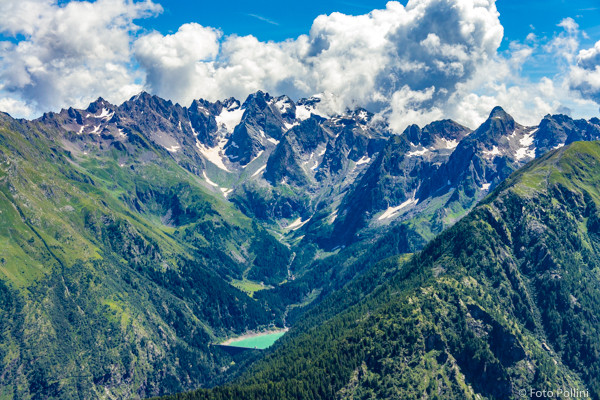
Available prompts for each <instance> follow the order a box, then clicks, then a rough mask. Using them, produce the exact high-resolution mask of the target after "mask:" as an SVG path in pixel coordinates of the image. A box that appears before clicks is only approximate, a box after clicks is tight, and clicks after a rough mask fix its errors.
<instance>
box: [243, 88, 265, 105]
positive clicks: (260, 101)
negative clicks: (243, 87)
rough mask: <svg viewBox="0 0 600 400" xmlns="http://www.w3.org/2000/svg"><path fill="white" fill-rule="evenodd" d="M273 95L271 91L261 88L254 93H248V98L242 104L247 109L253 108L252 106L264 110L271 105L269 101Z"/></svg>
mask: <svg viewBox="0 0 600 400" xmlns="http://www.w3.org/2000/svg"><path fill="white" fill-rule="evenodd" d="M271 100H272V97H271V95H270V94H269V93H265V92H263V91H262V90H259V91H258V92H256V93H252V94H250V95H248V97H247V98H246V101H244V104H243V105H242V107H243V108H246V109H251V108H254V107H255V108H258V109H259V110H264V109H265V108H267V107H268V106H269V103H270V102H271Z"/></svg>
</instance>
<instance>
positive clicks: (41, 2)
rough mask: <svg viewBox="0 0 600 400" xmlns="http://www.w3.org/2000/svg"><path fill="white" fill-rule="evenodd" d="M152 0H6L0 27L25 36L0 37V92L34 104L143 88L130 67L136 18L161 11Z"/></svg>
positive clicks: (121, 95)
mask: <svg viewBox="0 0 600 400" xmlns="http://www.w3.org/2000/svg"><path fill="white" fill-rule="evenodd" d="M161 10H162V8H161V7H160V6H159V5H157V4H154V3H152V1H150V0H146V1H141V2H132V1H129V0H97V1H95V2H93V3H92V2H88V1H81V2H80V1H73V2H70V3H68V4H66V5H59V4H58V3H57V1H56V0H54V1H48V0H25V1H23V0H2V2H0V14H1V15H11V16H12V15H14V18H2V19H0V32H3V33H4V34H8V35H13V36H17V35H22V36H24V37H25V39H24V40H20V41H18V42H16V43H13V42H8V41H4V42H0V51H1V52H2V58H1V59H0V90H1V93H0V97H11V98H12V99H13V100H14V101H16V102H20V103H24V104H26V106H27V108H28V109H35V110H36V111H40V110H44V111H47V110H56V109H57V108H59V107H63V106H69V105H76V106H82V105H83V104H85V102H87V101H89V100H90V99H91V98H93V97H98V96H100V95H102V96H106V97H108V98H109V99H110V100H113V101H122V100H123V99H125V98H126V97H128V96H130V95H132V94H135V93H136V92H139V91H140V90H141V89H142V86H141V85H140V84H139V83H137V84H136V79H137V80H138V81H139V80H140V79H139V78H141V77H139V76H138V73H137V72H136V70H135V69H134V68H132V66H131V61H132V58H131V49H130V47H131V41H132V34H133V32H135V31H136V30H137V27H136V26H135V25H134V24H133V20H134V19H136V18H143V17H146V16H148V15H151V14H154V13H157V12H160V11H161Z"/></svg>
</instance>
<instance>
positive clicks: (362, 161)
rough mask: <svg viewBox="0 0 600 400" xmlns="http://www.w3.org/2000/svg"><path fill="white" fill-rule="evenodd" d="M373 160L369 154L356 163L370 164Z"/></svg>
mask: <svg viewBox="0 0 600 400" xmlns="http://www.w3.org/2000/svg"><path fill="white" fill-rule="evenodd" d="M370 162H371V158H369V157H367V156H362V157H361V159H360V160H358V161H357V162H356V165H362V164H368V163H370Z"/></svg>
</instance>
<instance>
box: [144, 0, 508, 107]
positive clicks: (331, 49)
mask: <svg viewBox="0 0 600 400" xmlns="http://www.w3.org/2000/svg"><path fill="white" fill-rule="evenodd" d="M209 32H213V31H212V30H211V29H210V28H204V27H201V26H199V25H196V24H188V25H184V26H182V27H181V28H180V30H179V32H177V33H175V34H174V35H166V36H162V35H160V34H158V33H153V34H151V35H149V36H148V37H143V38H140V39H139V40H138V42H137V43H136V46H135V49H136V58H137V59H138V61H139V62H140V65H141V66H142V67H143V68H144V69H145V70H146V72H147V77H148V80H147V82H148V84H149V85H150V86H151V88H152V89H153V90H155V91H156V92H157V94H159V95H162V96H166V97H171V98H173V97H175V100H179V101H182V102H189V101H191V99H193V98H196V97H204V98H208V99H213V100H214V99H217V98H222V97H227V96H231V95H233V96H236V97H242V98H243V97H245V96H246V95H247V94H249V93H250V92H253V91H255V90H258V89H262V90H267V91H270V92H274V93H278V94H279V93H286V94H289V95H291V96H292V97H299V96H308V95H312V94H314V93H318V92H329V93H333V94H334V95H336V96H337V97H339V98H340V100H341V102H340V104H341V105H343V106H347V107H350V106H353V105H363V106H367V107H370V108H372V109H374V110H382V109H386V108H390V107H391V108H390V109H391V110H393V111H396V114H397V113H398V110H396V109H394V104H402V105H403V106H404V105H406V104H407V101H408V103H410V104H411V105H413V106H414V107H418V108H423V107H425V108H426V109H431V108H433V107H436V106H439V104H440V103H441V102H444V101H446V100H447V99H448V98H449V97H450V96H451V95H452V94H453V93H454V92H455V91H456V89H457V84H459V83H461V82H465V81H467V80H469V79H470V78H471V77H472V76H473V74H474V73H475V72H476V71H477V70H478V69H479V68H481V66H483V65H485V64H486V63H487V62H488V61H489V60H490V59H491V58H493V57H494V56H495V54H496V51H497V49H498V46H499V45H500V42H501V40H502V35H503V28H502V25H501V24H500V22H499V20H498V12H497V10H496V7H495V3H494V1H493V0H489V1H486V0H462V1H456V0H412V1H410V2H409V3H408V5H407V6H406V7H404V6H402V5H401V4H400V3H398V2H394V1H391V2H389V3H388V4H387V6H386V8H385V9H383V10H374V11H372V12H370V13H368V14H365V15H359V16H350V15H344V14H341V13H333V14H331V15H321V16H319V17H318V18H316V19H315V21H314V23H313V25H312V28H311V30H310V32H309V34H308V35H302V36H300V37H299V38H297V39H295V40H289V41H285V42H280V43H274V42H260V41H258V40H257V39H256V38H254V37H253V36H245V37H239V36H229V37H224V38H219V36H218V35H215V34H209ZM184 33H186V34H184ZM190 36H196V38H195V40H194V39H191V37H190ZM219 39H220V40H219ZM197 42H203V43H205V46H208V47H210V48H211V49H215V48H218V46H219V45H220V47H219V50H218V52H216V53H215V52H211V53H210V54H209V57H207V55H206V54H193V52H192V49H193V48H196V47H201V46H198V45H194V43H197ZM165 48H171V49H172V48H177V49H180V48H182V49H189V51H184V52H182V55H181V62H180V63H177V65H176V67H174V62H173V60H172V58H171V57H164V56H163V53H164V51H163V49H165ZM175 69H176V70H177V74H174V70H175ZM174 75H177V76H176V77H175V76H174ZM403 94H406V95H407V96H408V97H407V99H404V100H403V99H402V95H403ZM392 99H394V101H391V100H392ZM409 100H410V101H409Z"/></svg>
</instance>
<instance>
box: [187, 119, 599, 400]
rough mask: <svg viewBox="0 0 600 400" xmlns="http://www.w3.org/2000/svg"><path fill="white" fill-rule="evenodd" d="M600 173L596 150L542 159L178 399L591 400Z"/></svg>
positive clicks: (571, 150)
mask: <svg viewBox="0 0 600 400" xmlns="http://www.w3.org/2000/svg"><path fill="white" fill-rule="evenodd" d="M496 115H498V114H497V113H496ZM494 116H495V115H494V114H493V116H492V118H493V117H494ZM494 125H495V126H494ZM511 125H512V126H511ZM489 127H490V128H492V129H488V128H487V127H486V128H485V130H484V131H480V132H479V133H481V132H485V133H486V134H488V135H489V136H493V134H494V133H498V132H499V130H498V129H497V128H500V129H504V128H506V127H508V128H509V132H510V131H512V129H513V128H518V126H517V125H516V124H514V125H513V124H511V123H510V121H509V120H504V121H498V122H495V121H492V122H491V124H490V126H489ZM500 132H501V131H500ZM526 132H527V131H526ZM490 134H491V135H490ZM503 136H504V135H502V134H500V136H498V137H497V138H500V140H496V142H492V143H494V144H491V146H494V145H495V146H498V142H500V144H501V143H502V140H501V138H502V137H503ZM404 146H405V150H404V151H406V148H407V147H408V146H409V143H408V141H406V142H405V143H404ZM489 147H490V146H488V147H487V148H486V147H485V146H483V148H485V149H486V150H487V151H489ZM484 151H485V150H484ZM599 177H600V142H591V143H589V142H588V143H586V142H577V143H573V144H571V145H567V146H565V147H564V148H561V149H557V150H554V151H551V152H550V153H548V154H546V155H545V156H544V157H543V158H542V159H540V160H539V161H536V162H533V163H529V164H528V165H526V166H525V167H524V168H522V169H520V170H519V171H517V172H516V173H513V174H512V175H511V176H510V177H509V178H508V179H506V180H505V181H504V182H503V183H502V184H501V185H500V186H499V187H498V188H497V190H495V191H494V192H493V193H492V194H491V195H490V196H488V197H487V198H486V199H485V200H484V201H483V202H482V203H480V204H479V205H478V206H477V207H476V208H475V209H474V210H473V211H472V212H470V213H469V214H468V215H467V216H466V217H465V218H463V219H462V220H461V221H459V222H457V223H456V224H455V225H454V226H453V227H452V228H450V229H448V230H446V231H444V232H443V233H442V234H441V235H439V236H438V237H437V238H436V239H434V240H433V241H432V242H430V243H429V244H428V245H426V246H425V248H424V249H423V251H421V252H418V253H416V254H414V255H413V256H410V257H404V258H399V257H391V258H388V259H386V260H384V261H382V262H380V263H378V264H376V265H375V266H373V267H372V268H371V269H369V270H368V271H365V272H364V274H363V275H362V276H360V277H358V278H357V279H355V280H354V281H353V282H351V283H350V284H348V285H346V286H345V287H344V288H343V289H341V290H339V291H337V292H335V293H333V294H332V295H331V296H330V297H329V298H328V299H327V300H325V301H324V302H323V303H321V304H320V306H319V307H317V308H315V309H314V310H312V311H311V312H308V313H307V314H305V315H304V316H303V320H302V322H300V323H299V324H298V325H297V326H296V327H295V328H294V329H292V330H291V331H290V334H288V335H289V336H288V337H287V338H286V340H285V341H283V342H282V343H281V344H280V346H278V347H277V348H276V349H275V350H274V351H273V352H272V353H270V354H269V356H268V358H265V359H264V360H263V361H262V362H261V363H258V364H256V365H255V366H254V367H253V368H252V369H251V370H250V371H249V372H248V373H247V374H246V375H244V376H242V377H240V378H239V379H238V380H236V381H235V382H233V383H231V384H229V385H227V386H222V387H217V388H214V389H210V390H198V391H196V392H192V393H189V394H187V398H189V399H192V400H194V399H203V400H212V399H215V400H216V399H223V398H229V397H235V398H236V399H241V400H245V399H254V398H257V397H260V398H261V399H269V400H270V399H273V400H274V399H278V400H286V399H297V398H315V399H330V398H339V399H354V398H357V397H358V398H362V397H363V396H365V397H367V398H381V399H383V398H394V397H395V396H397V397H398V398H444V399H481V398H487V399H513V400H517V399H520V398H522V397H523V393H525V392H529V391H530V390H531V388H537V387H542V389H539V390H540V391H542V390H547V391H551V390H557V389H549V388H552V387H556V388H561V387H562V385H564V387H566V388H569V389H568V390H569V391H570V392H571V391H572V392H576V393H579V394H580V396H581V397H587V398H593V399H598V398H600V380H599V375H598V371H599V370H600V355H599V353H598V351H597V350H598V349H599V348H600V335H598V325H597V320H598V318H600V303H599V302H598V299H599V298H600V285H598V283H599V276H598V267H599V266H600V236H599V235H598V232H599V230H598V227H599V226H600V224H598V220H599V218H600V214H599V211H598V210H599V208H598V207H599V205H600V190H599V188H600V186H599V185H598V183H599ZM380 245H381V243H377V244H375V245H373V246H372V247H371V248H369V249H368V250H367V252H368V253H369V254H371V255H373V254H375V253H376V251H377V247H378V246H380ZM315 360H318V362H316V361H315ZM282 365H290V366H293V368H282ZM539 385H541V386H539ZM543 388H548V389H543Z"/></svg>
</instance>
